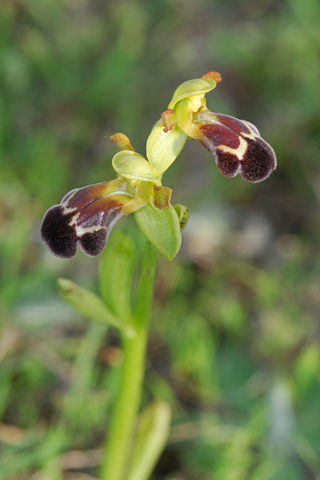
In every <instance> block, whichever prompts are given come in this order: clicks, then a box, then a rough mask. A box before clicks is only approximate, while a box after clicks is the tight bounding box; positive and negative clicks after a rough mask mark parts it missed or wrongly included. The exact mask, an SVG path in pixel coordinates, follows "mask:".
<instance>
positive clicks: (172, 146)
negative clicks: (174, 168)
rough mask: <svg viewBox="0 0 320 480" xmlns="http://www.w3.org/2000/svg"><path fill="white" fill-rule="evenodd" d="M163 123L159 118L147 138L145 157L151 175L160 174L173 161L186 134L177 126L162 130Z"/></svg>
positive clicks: (181, 147)
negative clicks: (165, 130)
mask: <svg viewBox="0 0 320 480" xmlns="http://www.w3.org/2000/svg"><path fill="white" fill-rule="evenodd" d="M163 128H164V127H163V123H162V120H161V119H160V120H159V121H158V122H157V123H156V124H155V126H154V127H153V129H152V130H151V133H150V135H149V137H148V140H147V157H148V159H149V162H150V165H151V169H152V172H153V175H155V176H156V177H157V176H158V175H162V174H163V172H165V171H166V170H167V169H168V168H169V167H170V165H171V164H172V163H173V162H174V161H175V159H176V158H177V156H178V155H179V153H180V152H181V150H182V149H183V147H184V144H185V143H186V140H187V135H186V134H185V133H184V132H183V131H182V130H181V129H180V128H179V127H178V126H177V127H175V128H173V129H172V130H169V131H167V132H164V129H163Z"/></svg>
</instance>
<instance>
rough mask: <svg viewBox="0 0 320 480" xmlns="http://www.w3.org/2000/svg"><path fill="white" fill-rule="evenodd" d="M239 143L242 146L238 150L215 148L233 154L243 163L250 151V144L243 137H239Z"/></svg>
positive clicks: (225, 147) (223, 147)
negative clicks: (247, 152) (248, 150)
mask: <svg viewBox="0 0 320 480" xmlns="http://www.w3.org/2000/svg"><path fill="white" fill-rule="evenodd" d="M239 141H240V145H239V147H237V148H231V147H227V146H226V145H219V146H218V147H215V148H218V149H219V150H222V151H223V152H224V153H231V154H232V155H236V157H238V159H239V160H240V161H241V160H242V159H243V157H244V154H245V153H246V151H247V149H248V142H247V141H246V140H245V139H244V138H242V137H241V136H239Z"/></svg>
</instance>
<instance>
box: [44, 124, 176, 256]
mask: <svg viewBox="0 0 320 480" xmlns="http://www.w3.org/2000/svg"><path fill="white" fill-rule="evenodd" d="M110 138H111V140H112V141H113V142H114V143H116V144H117V146H118V147H119V148H120V152H118V153H117V154H116V155H115V156H114V157H113V160H112V165H113V168H114V169H115V171H116V172H117V173H118V178H116V179H114V180H111V181H108V182H103V183H98V184H95V185H89V186H87V187H83V188H78V189H75V190H72V191H71V192H69V193H67V194H66V195H65V196H64V197H63V199H62V200H61V202H60V204H59V205H54V206H53V207H51V208H50V209H49V210H48V211H47V213H46V214H45V216H44V218H43V221H42V227H41V234H42V238H43V240H44V241H45V242H46V244H47V246H48V248H49V250H50V251H51V253H53V254H54V255H56V256H58V257H62V258H71V257H73V256H74V255H75V253H76V248H77V243H79V245H80V247H81V249H82V250H83V252H84V253H86V254H87V255H89V256H96V255H99V254H100V253H101V252H102V250H103V249H104V247H105V245H106V242H107V240H108V236H109V233H110V230H111V229H112V227H113V226H114V225H115V223H116V222H117V221H118V220H120V219H121V218H122V217H124V216H126V215H128V214H130V213H134V212H137V215H136V221H137V223H138V225H139V227H140V228H141V230H142V231H143V233H145V235H146V236H147V238H149V240H150V241H151V242H152V243H153V244H154V245H155V246H156V247H157V248H158V249H159V250H160V252H161V253H163V255H164V256H166V257H167V258H168V259H171V258H173V257H174V256H175V255H176V253H177V251H178V250H179V248H180V244H181V234H180V223H179V216H178V215H180V212H181V209H179V208H178V209H177V213H176V210H175V209H174V208H173V207H172V205H171V204H170V199H171V193H172V190H171V189H170V188H167V187H163V186H162V185H161V180H160V177H156V176H154V175H153V173H152V171H151V167H150V164H149V162H148V161H147V160H146V159H145V158H144V157H142V156H141V155H139V154H138V153H136V152H135V151H134V149H133V147H132V146H131V143H130V141H129V139H128V138H127V137H126V136H125V135H123V134H121V133H118V134H115V135H113V136H112V137H110ZM143 207H144V211H143V212H142V213H141V214H140V215H138V211H139V210H141V209H142V208H143ZM180 216H181V215H180ZM184 216H185V215H184Z"/></svg>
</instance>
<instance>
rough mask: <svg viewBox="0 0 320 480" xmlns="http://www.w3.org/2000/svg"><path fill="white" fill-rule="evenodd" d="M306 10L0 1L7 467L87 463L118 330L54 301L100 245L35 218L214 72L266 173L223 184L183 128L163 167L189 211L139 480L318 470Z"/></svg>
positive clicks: (104, 167)
mask: <svg viewBox="0 0 320 480" xmlns="http://www.w3.org/2000/svg"><path fill="white" fill-rule="evenodd" d="M319 24H320V2H319V0H305V1H303V2H302V1H301V0H287V1H284V0H283V1H282V0H280V1H279V0H262V1H260V2H256V1H253V0H245V1H241V2H237V1H235V0H197V1H194V0H185V1H184V0H166V1H165V0H155V1H152V2H151V1H150V2H147V1H143V0H132V1H130V0H114V1H110V2H109V1H103V0H91V1H90V0H2V1H1V4H0V85H1V91H0V160H1V166H0V205H1V206H0V220H1V221H0V296H1V302H0V315H1V337H0V362H1V363H0V375H1V381H0V415H1V418H0V452H1V453H0V478H1V479H10V480H24V479H26V480H30V479H31V480H62V479H64V480H75V479H77V480H90V479H91V480H92V479H94V478H96V476H97V472H98V465H99V458H100V452H101V445H102V441H103V437H104V431H105V429H106V426H107V423H108V418H109V415H110V406H111V404H112V398H113V393H114V389H115V385H116V381H117V372H118V368H117V367H118V365H119V361H120V351H119V346H118V340H117V337H116V335H115V334H114V332H112V331H109V332H106V330H105V328H104V327H101V326H100V325H93V324H89V322H88V320H87V319H85V318H79V316H78V315H77V314H76V313H75V312H73V311H72V309H71V308H69V307H68V306H67V305H66V304H64V303H63V301H62V300H61V298H60V297H59V296H58V293H57V290H56V278H57V277H58V276H63V277H67V278H71V279H73V280H74V281H76V282H78V283H80V284H81V285H83V286H85V287H88V288H91V289H92V290H95V289H96V288H97V267H98V260H97V259H89V258H87V257H85V256H84V255H83V254H82V253H81V252H78V253H77V255H76V257H75V258H74V259H72V260H61V259H57V258H54V257H53V256H52V255H51V254H50V253H49V252H48V251H47V250H46V248H45V246H44V245H43V243H42V241H41V239H40V234H39V228H40V223H41V219H42V216H43V214H44V213H45V211H46V210H47V208H49V207H50V206H51V205H53V204H56V203H59V201H60V200H61V198H62V197H63V195H64V194H65V193H66V192H68V191H69V190H71V189H73V188H76V187H81V186H85V185H87V184H89V183H96V182H101V181H105V180H108V179H111V178H114V173H113V172H112V169H111V158H112V156H113V155H114V154H115V153H116V148H115V146H114V145H113V144H112V143H111V142H110V141H109V140H108V137H109V135H111V134H114V133H115V132H118V131H120V132H123V133H125V134H127V135H128V136H129V138H130V139H131V141H132V144H133V145H134V147H135V148H136V150H137V151H138V152H140V153H141V154H144V152H145V141H146V138H147V135H148V133H149V131H150V129H151V127H152V125H153V124H154V123H155V122H156V120H157V119H158V117H159V115H160V113H161V112H162V111H163V110H165V109H166V108H167V104H168V102H169V100H170V98H171V95H172V93H173V91H174V89H175V88H176V87H177V86H178V85H179V84H180V83H181V82H183V81H185V80H187V79H191V78H197V77H200V76H201V75H203V74H204V73H206V72H207V71H210V70H215V71H218V72H220V73H221V75H222V77H223V82H222V83H221V84H219V85H218V87H217V89H216V90H214V91H213V92H212V93H210V94H209V95H208V99H207V103H208V106H209V108H211V109H213V110H216V111H218V112H221V113H226V114H230V115H234V116H236V117H238V118H243V119H246V120H248V121H251V122H252V123H254V124H256V125H257V127H258V128H259V130H260V132H261V134H262V136H263V137H264V138H265V139H266V140H267V141H268V142H269V143H270V144H271V145H272V146H273V147H274V149H275V151H276V153H277V157H278V168H277V170H276V171H275V172H274V173H273V174H272V175H271V177H270V178H269V179H268V180H267V181H266V182H264V183H261V184H256V185H252V184H248V183H245V182H244V181H243V180H242V179H241V178H235V179H231V180H230V179H226V178H224V177H222V176H221V175H220V174H219V172H218V170H217V169H216V166H215V164H214V161H213V159H212V157H210V154H209V153H208V152H207V151H206V150H205V149H203V148H202V146H201V145H200V144H198V142H193V141H192V142H188V143H187V145H186V147H185V149H184V151H183V153H182V154H181V157H179V159H178V160H177V161H176V162H175V164H174V165H173V166H172V168H171V169H170V171H169V172H168V173H167V174H166V176H165V179H164V184H165V185H167V186H170V187H172V188H173V190H174V194H173V201H174V203H177V202H179V203H183V204H185V205H188V206H189V208H190V209H191V220H190V224H189V225H188V227H187V229H186V230H185V231H184V234H183V247H182V249H181V252H180V253H179V255H178V257H177V258H176V259H175V260H174V261H173V262H171V263H170V262H168V261H166V260H165V259H162V260H161V262H160V265H159V274H158V279H157V289H156V298H155V311H154V316H153V319H152V331H151V337H150V342H149V350H148V364H147V371H146V384H145V390H144V398H143V403H146V402H147V401H149V400H150V399H152V398H156V399H165V400H168V401H169V402H170V403H171V405H172V408H173V425H172V432H171V436H170V440H169V445H168V447H167V449H166V451H165V452H164V454H163V456H162V458H161V459H160V461H159V464H158V465H157V469H156V472H155V473H154V476H153V479H154V480H242V479H243V480H258V479H259V480H278V479H281V480H316V479H319V478H320V349H319V341H320V329H319V318H320V260H319V253H318V252H319V243H320V228H319V203H320V162H319V157H320V141H319V139H320V95H319V81H320V61H319V59H320V29H319ZM116 228H120V229H123V228H124V229H126V231H130V232H132V234H133V235H136V233H137V227H136V226H135V225H134V222H133V219H131V218H127V219H125V220H122V222H120V225H119V226H117V227H116ZM111 235H112V234H111ZM66 432H67V433H66Z"/></svg>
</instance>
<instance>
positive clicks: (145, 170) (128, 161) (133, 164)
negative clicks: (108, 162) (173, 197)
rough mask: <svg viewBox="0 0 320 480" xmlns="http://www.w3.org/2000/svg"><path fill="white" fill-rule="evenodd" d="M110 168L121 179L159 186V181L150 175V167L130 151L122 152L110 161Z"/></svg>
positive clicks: (143, 159) (142, 158) (146, 161)
mask: <svg viewBox="0 0 320 480" xmlns="http://www.w3.org/2000/svg"><path fill="white" fill-rule="evenodd" d="M112 166H113V168H114V169H115V171H116V172H117V173H118V174H119V175H121V177H123V178H126V179H128V180H140V181H145V182H153V183H155V184H156V185H161V181H160V180H159V179H158V178H157V177H156V176H155V175H154V174H153V173H152V170H151V165H150V163H149V162H148V160H146V159H145V158H144V157H143V156H142V155H139V153H137V152H133V151H131V150H122V151H121V152H118V153H117V154H116V155H115V156H114V157H113V159H112Z"/></svg>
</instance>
